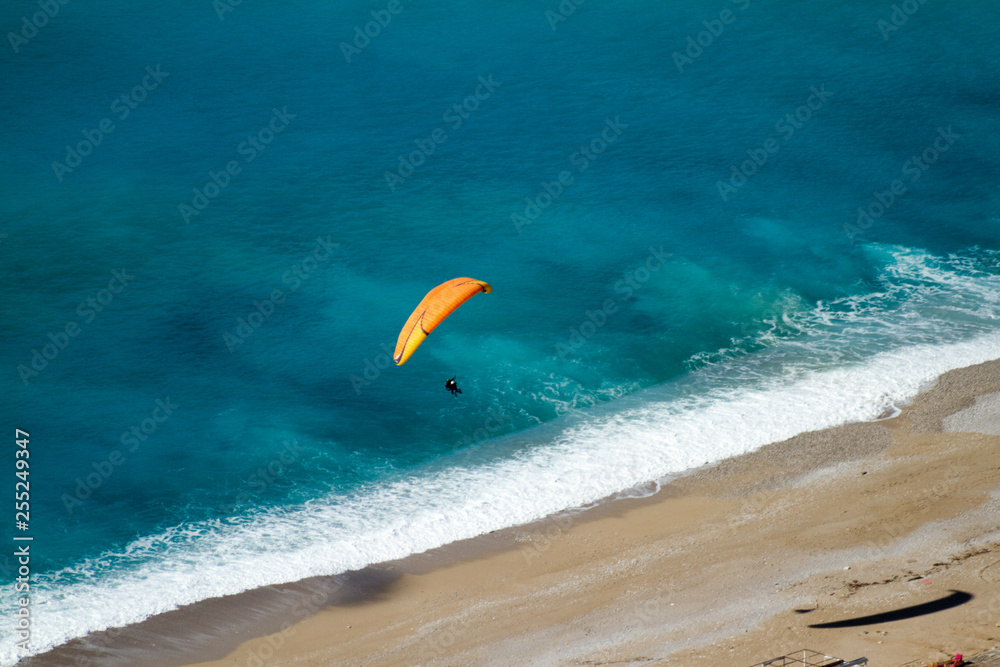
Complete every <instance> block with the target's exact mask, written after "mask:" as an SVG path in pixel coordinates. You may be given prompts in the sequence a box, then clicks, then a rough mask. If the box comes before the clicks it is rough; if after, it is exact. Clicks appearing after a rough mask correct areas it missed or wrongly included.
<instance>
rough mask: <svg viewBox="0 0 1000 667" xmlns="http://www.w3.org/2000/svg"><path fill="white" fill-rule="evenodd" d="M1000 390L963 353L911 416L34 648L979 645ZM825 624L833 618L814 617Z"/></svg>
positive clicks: (989, 619)
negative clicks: (387, 559)
mask: <svg viewBox="0 0 1000 667" xmlns="http://www.w3.org/2000/svg"><path fill="white" fill-rule="evenodd" d="M998 392H1000V361H995V362H990V363H987V364H981V365H979V366H973V367H970V368H966V369H960V370H957V371H953V372H951V373H948V374H946V375H945V376H943V377H942V378H940V379H939V381H938V382H937V383H936V384H935V385H934V387H932V388H930V389H929V390H927V391H925V392H924V393H923V394H921V395H920V396H919V397H918V398H917V399H916V400H915V401H914V402H913V403H912V404H911V405H908V406H904V408H903V411H902V413H901V414H900V415H899V416H897V417H895V418H893V419H888V420H884V421H878V422H870V423H861V424H849V425H846V426H841V427H837V428H833V429H827V430H824V431H817V432H813V433H806V434H802V435H800V436H797V437H795V438H792V439H790V440H787V441H784V442H781V443H775V444H772V445H768V446H767V447H764V448H763V449H761V450H759V451H757V452H754V453H751V454H747V455H744V456H741V457H737V458H734V459H729V460H727V461H724V462H723V463H721V464H719V465H716V466H713V467H709V468H705V469H702V470H698V471H695V472H693V473H692V474H689V475H687V476H685V477H682V478H680V479H676V480H674V481H672V482H670V483H668V484H664V485H663V486H662V488H661V489H660V491H659V492H657V493H656V494H654V495H652V496H650V497H648V498H642V499H622V500H616V501H613V502H607V503H603V504H601V505H599V506H598V507H596V508H593V509H590V510H586V511H581V512H570V513H564V514H562V515H559V516H553V517H550V518H548V519H546V520H544V521H541V522H538V523H535V524H531V525H527V526H521V527H517V528H512V529H508V530H504V531H498V532H497V533H494V534H492V535H488V536H483V537H480V538H476V539H473V540H467V541H464V542H461V543H456V544H453V545H448V546H446V547H443V548H441V549H436V550H434V551H432V552H428V553H426V554H419V555H416V556H411V557H409V558H406V559H403V560H400V561H396V562H392V563H385V564H381V565H378V566H373V567H370V568H366V569H365V570H364V571H361V572H356V573H349V574H346V575H341V576H338V577H322V578H315V579H311V580H307V581H303V582H297V583H294V584H289V585H286V586H272V587H267V588H264V589H260V590H258V591H250V592H247V593H244V594H242V595H238V596H232V597H229V598H221V599H218V600H209V601H205V602H202V603H199V604H195V605H191V606H189V607H185V608H182V609H180V610H177V611H175V612H171V613H170V614H164V615H161V616H159V617H155V618H153V619H149V620H148V621H146V622H145V623H142V624H138V625H136V626H131V627H130V628H125V629H122V630H120V631H117V632H115V633H110V634H109V633H97V634H95V635H92V636H91V637H89V638H87V639H85V640H78V641H75V642H71V643H70V644H68V645H66V646H65V647H61V648H59V649H56V650H55V651H53V652H50V653H49V654H46V655H45V656H40V657H39V658H37V659H35V660H32V661H30V662H28V663H26V664H30V665H62V664H67V665H71V664H78V663H77V662H74V661H75V660H80V659H83V661H84V662H82V663H79V664H91V663H90V661H91V660H93V661H94V662H93V663H92V664H102V665H115V664H144V665H168V664H169V665H184V664H195V663H197V664H199V665H202V666H203V667H205V666H212V667H221V666H227V667H234V666H237V665H239V666H245V665H296V666H304V665H316V666H319V665H323V666H327V665H372V666H380V665H385V666H389V665H393V666H396V665H415V664H427V665H515V664H516V665H580V664H615V665H659V664H683V665H687V666H699V665H703V666H705V667H709V666H712V667H717V666H718V665H734V666H739V665H745V666H747V667H749V666H750V665H752V664H754V663H756V662H761V661H763V660H766V659H768V658H772V657H775V656H778V655H782V654H785V653H788V652H791V651H793V650H796V649H800V648H812V649H815V650H819V651H823V652H826V653H828V654H831V655H836V656H838V657H841V658H845V659H853V658H857V657H861V656H866V657H868V658H869V659H870V660H871V661H872V665H873V666H874V665H878V666H880V667H895V666H897V665H901V664H902V663H904V662H907V661H910V660H915V659H924V660H932V659H942V658H945V657H950V656H951V655H952V654H954V652H956V651H960V652H962V653H965V654H966V655H970V654H973V653H975V652H977V651H980V650H984V649H987V648H990V647H991V646H994V645H996V644H997V643H1000V627H998V624H1000V435H996V434H997V433H1000V393H998ZM977 397H978V400H977ZM994 408H996V409H994ZM795 409H796V408H795V406H794V405H790V406H789V410H790V411H791V410H795ZM525 492H526V493H528V492H530V490H527V489H526V491H525ZM935 601H939V602H940V603H939V604H938V607H948V605H952V606H950V607H948V608H935V607H934V605H933V604H932V603H935ZM918 605H923V606H918ZM913 608H915V610H914V609H913ZM888 612H897V614H896V617H886V616H881V617H876V618H875V619H868V620H866V619H865V618H864V617H866V616H869V615H875V614H886V613H888ZM914 614H919V615H914ZM822 625H828V626H829V625H833V626H837V627H810V626H822ZM199 661H201V662H199Z"/></svg>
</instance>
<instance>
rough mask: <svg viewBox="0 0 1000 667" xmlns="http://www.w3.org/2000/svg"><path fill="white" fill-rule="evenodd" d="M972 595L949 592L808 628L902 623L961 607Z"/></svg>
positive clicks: (961, 592) (962, 592)
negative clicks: (907, 605)
mask: <svg viewBox="0 0 1000 667" xmlns="http://www.w3.org/2000/svg"><path fill="white" fill-rule="evenodd" d="M972 597H973V595H972V594H971V593H966V592H964V591H954V590H953V591H951V595H946V596H945V597H943V598H939V599H937V600H931V601H930V602H924V603H923V604H917V605H913V606H912V607H903V608H902V609H896V610H894V611H887V612H883V613H881V614H872V615H871V616H861V617H860V618H849V619H845V620H843V621H833V622H830V623H817V624H816V625H810V626H809V627H810V628H854V627H857V626H859V625H874V624H875V623H888V622H890V621H902V620H904V619H907V618H915V617H917V616H923V615H925V614H933V613H935V612H938V611H944V610H945V609H951V608H952V607H957V606H959V605H963V604H965V603H966V602H968V601H969V600H971V599H972Z"/></svg>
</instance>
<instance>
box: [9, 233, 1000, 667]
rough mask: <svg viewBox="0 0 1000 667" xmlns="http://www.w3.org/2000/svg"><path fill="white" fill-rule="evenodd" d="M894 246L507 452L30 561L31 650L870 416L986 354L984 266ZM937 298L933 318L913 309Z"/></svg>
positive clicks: (989, 333)
mask: <svg viewBox="0 0 1000 667" xmlns="http://www.w3.org/2000/svg"><path fill="white" fill-rule="evenodd" d="M894 253H895V256H896V260H897V261H896V262H895V263H894V264H893V266H892V270H891V271H890V274H889V275H888V276H887V278H886V289H885V290H883V291H881V292H876V293H873V294H871V295H868V296H866V297H859V298H856V299H854V300H853V301H852V300H844V301H843V302H840V303H835V304H820V305H819V306H818V307H817V308H815V309H813V310H811V311H809V312H806V313H799V314H797V315H795V316H790V317H792V319H791V321H792V322H794V323H795V324H796V326H795V329H796V331H797V332H798V333H796V334H795V335H788V334H782V335H779V336H775V337H773V339H771V340H769V341H768V342H767V344H766V345H764V346H763V347H762V348H761V349H759V351H758V353H755V354H751V355H747V356H743V357H739V358H734V357H733V355H730V354H722V355H720V356H719V360H718V361H715V362H713V363H709V364H707V365H706V364H705V362H704V360H703V361H701V362H700V363H699V368H697V369H696V370H694V371H693V372H692V373H691V374H690V376H689V377H688V378H686V379H685V381H684V382H680V383H673V384H671V385H664V386H660V387H654V388H651V389H648V390H646V391H643V392H639V393H638V394H635V395H632V396H630V397H628V398H626V399H623V400H621V401H616V402H613V403H611V404H610V405H607V406H605V407H604V409H602V410H599V411H591V412H588V413H583V414H580V413H577V414H574V415H573V417H574V418H572V419H566V420H563V421H561V422H557V423H550V424H545V425H542V426H541V427H539V428H537V429H532V430H529V431H528V432H526V433H522V434H519V435H515V436H508V437H507V438H504V439H501V440H500V441H495V442H491V443H490V445H489V446H490V448H493V449H499V450H502V451H508V452H509V453H510V454H509V456H506V457H502V458H496V457H493V458H487V457H483V459H482V460H480V461H479V462H476V461H475V460H474V459H473V458H471V457H465V458H462V459H456V460H455V461H453V462H452V463H453V464H452V465H448V462H447V461H444V462H441V461H438V462H436V464H435V465H434V466H433V467H431V468H427V469H425V470H423V471H421V472H419V473H413V474H411V475H410V476H406V477H399V478H396V479H393V480H390V481H384V482H381V483H377V484H371V485H369V486H368V487H366V488H364V489H363V490H361V491H359V492H357V493H355V494H353V495H351V496H350V497H334V496H330V497H326V498H319V499H316V500H313V501H311V502H309V503H306V504H304V505H302V506H298V507H293V508H284V509H274V510H268V511H264V512H260V513H257V514H255V515H252V516H246V517H242V518H240V519H234V520H230V521H216V522H209V523H202V524H197V525H183V526H178V527H175V528H173V529H170V530H168V531H165V532H163V533H161V534H158V535H152V536H148V537H145V538H142V539H140V540H136V541H134V542H133V543H131V544H130V545H129V547H128V548H127V549H126V550H125V552H124V553H108V554H105V555H104V556H102V557H100V558H96V559H91V560H88V561H86V562H84V563H81V564H79V565H76V566H74V567H71V568H68V569H66V570H63V571H60V572H56V573H52V574H41V575H39V576H38V578H37V583H36V587H35V589H34V591H33V598H32V603H33V606H32V612H33V624H32V627H33V633H32V647H33V648H34V649H35V650H36V651H40V650H43V649H46V648H48V647H51V646H54V645H57V644H60V643H62V642H65V641H67V640H69V639H71V638H73V637H78V636H81V635H84V634H86V633H88V632H91V631H94V630H100V629H104V628H107V627H113V626H120V625H125V624H127V623H130V622H135V621H138V620H141V619H143V618H146V617H148V616H150V615H153V614H156V613H159V612H163V611H167V610H170V609H173V608H176V607H177V606H178V605H183V604H188V603H192V602H196V601H198V600H202V599H205V598H209V597H217V596H221V595H226V594H233V593H237V592H240V591H243V590H247V589H250V588H254V587H258V586H264V585H268V584H276V583H280V582H288V581H294V580H298V579H302V578H305V577H309V576H314V575H329V574H335V573H339V572H344V571H347V570H353V569H358V568H361V567H364V566H365V565H368V564H371V563H376V562H381V561H385V560H390V559H395V558H400V557H403V556H406V555H409V554H412V553H418V552H421V551H424V550H427V549H430V548H433V547H436V546H440V545H442V544H446V543H449V542H452V541H455V540H459V539H463V538H468V537H472V536H475V535H479V534H483V533H487V532H489V531H492V530H496V529H499V528H503V527H507V526H511V525H516V524H520V523H525V522H528V521H532V520H535V519H539V518H542V517H544V516H546V515H549V514H552V513H555V512H558V511H560V510H564V509H567V508H572V507H579V506H582V505H586V504H588V503H592V502H594V501H596V500H599V499H601V498H605V497H608V496H611V495H614V494H616V493H619V492H622V491H623V490H626V489H631V488H634V487H636V486H638V485H641V484H644V483H648V482H649V481H650V480H656V479H660V478H663V477H664V476H666V475H669V474H670V473H676V472H680V471H684V470H687V469H690V468H693V467H697V466H701V465H704V464H705V463H706V462H713V461H718V460H720V459H723V458H727V457H731V456H735V455H738V454H742V453H745V452H748V451H752V450H754V449H757V448H759V447H761V446H762V445H764V444H767V443H769V442H775V441H779V440H783V439H786V438H789V437H791V436H793V435H796V434H798V433H801V432H804V431H808V430H814V429H820V428H825V427H829V426H834V425H838V424H843V423H848V422H853V421H861V420H872V419H876V418H879V417H880V416H883V415H884V414H886V413H887V411H888V410H891V409H892V407H893V406H895V405H897V404H901V403H905V401H907V400H908V399H910V398H912V397H913V396H914V395H916V394H917V393H918V391H919V390H920V389H921V388H922V387H924V386H926V385H927V384H928V383H929V382H932V381H933V380H934V379H935V378H936V377H938V376H939V375H940V374H942V373H944V372H946V371H948V370H951V369H954V368H958V367H962V366H968V365H971V364H975V363H980V362H983V361H987V360H991V359H996V358H1000V334H998V333H997V331H996V327H995V324H996V323H995V322H994V321H993V320H994V318H995V312H994V308H996V306H997V298H996V291H993V290H995V289H996V288H997V287H998V286H1000V285H998V284H997V283H998V277H997V276H996V275H993V274H983V273H980V272H978V271H976V270H974V267H973V268H970V269H967V268H964V267H963V268H961V269H956V266H958V265H960V264H961V262H958V261H957V260H956V261H955V262H952V263H951V264H948V263H947V262H941V261H939V260H936V259H934V258H929V257H927V256H926V255H920V254H918V253H912V252H909V251H902V250H896V251H894ZM893 272H895V275H893ZM991 288H992V290H991ZM944 305H947V306H948V307H950V308H952V309H953V310H951V311H947V312H949V313H951V315H952V317H951V319H947V318H943V317H942V318H941V319H938V320H936V321H935V320H932V319H930V317H929V315H928V314H927V313H931V312H946V311H943V310H941V308H942V307H943V306H944ZM922 312H923V316H920V315H921V313H922ZM956 314H957V317H954V316H955V315H956ZM956 331H958V332H959V333H958V334H956V333H955V332H956ZM935 332H936V333H935ZM956 338H957V340H956ZM935 339H936V340H935ZM942 340H944V341H950V342H941V341H942ZM852 344H854V347H850V349H847V350H844V349H839V350H838V349H837V346H838V345H841V346H850V345H852ZM879 347H881V348H882V349H881V351H877V352H873V351H872V350H875V349H878V348H879ZM528 445H530V446H528ZM4 595H9V594H8V593H7V592H6V591H5V592H4ZM5 601H6V600H5ZM7 632H9V630H8V631H7ZM5 634H6V633H5ZM8 637H9V635H8ZM12 646H13V642H12V641H9V640H5V641H4V642H3V649H2V650H3V651H4V653H2V654H0V660H2V661H3V663H4V664H11V663H13V662H14V661H15V660H16V656H15V654H14V652H13V648H12Z"/></svg>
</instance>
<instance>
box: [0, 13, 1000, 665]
mask: <svg viewBox="0 0 1000 667" xmlns="http://www.w3.org/2000/svg"><path fill="white" fill-rule="evenodd" d="M45 7H48V6H47V5H44V3H43V4H42V5H40V4H38V3H31V2H22V3H14V4H8V5H5V6H4V8H3V9H0V26H2V27H3V31H4V33H5V34H6V35H7V37H6V39H5V44H4V48H5V49H6V51H5V52H4V54H3V56H2V59H0V92H2V95H0V108H2V110H3V117H4V120H5V123H4V129H3V131H2V137H3V147H4V156H5V158H6V159H5V161H4V163H3V167H2V169H3V179H2V186H0V187H2V191H3V197H2V199H0V272H2V281H0V289H2V290H3V293H2V303H3V318H2V326H3V341H4V343H3V346H2V347H0V360H2V368H3V369H4V373H2V374H0V383H2V395H3V402H2V404H0V422H2V424H3V425H4V427H5V428H6V429H7V431H8V435H9V440H8V442H7V444H6V445H5V449H6V451H7V452H8V455H7V457H6V460H7V461H8V463H7V465H8V471H9V472H8V473H5V476H6V479H7V482H5V484H7V485H8V487H9V489H10V490H13V487H14V485H15V483H16V482H17V481H19V480H18V479H17V478H16V477H15V472H16V468H15V465H16V463H15V450H16V449H17V445H16V444H15V438H14V433H15V429H22V430H24V431H27V432H28V433H29V434H30V438H29V440H30V445H29V451H30V459H29V462H30V468H29V469H28V470H29V472H30V522H29V527H28V528H27V529H26V530H18V528H17V526H16V523H15V508H14V507H11V506H8V510H7V511H8V515H7V516H6V517H5V518H4V520H3V521H2V522H0V524H2V525H3V529H2V531H0V539H3V540H4V541H5V542H6V543H7V544H8V545H19V544H21V542H14V541H13V539H12V538H13V537H14V536H15V535H17V536H22V537H23V536H31V537H32V538H33V540H32V541H31V543H30V552H31V560H30V583H31V589H30V610H31V614H32V616H31V618H32V625H31V640H30V644H29V646H28V650H27V651H25V650H23V647H22V648H18V646H17V642H18V641H19V640H20V638H19V636H18V635H17V633H16V630H17V628H16V624H15V623H16V622H15V621H14V620H8V621H6V622H5V625H4V626H3V627H2V628H0V637H2V646H0V658H2V661H3V662H4V664H9V663H12V662H14V661H16V659H17V658H18V657H19V656H21V655H25V654H26V653H34V652H38V651H41V650H44V649H45V648H47V647H50V646H53V645H55V644H58V643H61V642H63V641H66V640H67V639H70V638H72V637H76V636H81V635H83V634H86V633H87V632H90V631H93V630H97V629H102V628H106V627H110V626H117V625H122V624H125V623H128V622H132V621H136V620H139V619H141V618H144V617H147V616H149V615H151V614H154V613H157V612H160V611H164V610H167V609H171V608H173V607H175V606H177V605H179V604H184V603H188V602H193V601H196V600H199V599H204V598H207V597H212V596H218V595H223V594H228V593H234V592H238V591H240V590H245V589H247V588H251V587H254V586H259V585H265V584H269V583H276V582H280V581H290V580H295V579H300V578H303V577H306V576H310V575H314V574H334V573H337V572H342V571H345V570H348V569H354V568H358V567H362V566H364V565H365V564H368V563H372V562H378V561H382V560H386V559H388V558H395V557H399V556H403V555H406V554H408V553H413V552H418V551H422V550H424V549H427V548H430V547H434V546H437V545H440V544H442V543H446V542H449V541H452V540H455V539H459V538H463V537H468V536H472V535H475V534H478V533H482V532H487V531H489V530H493V529H495V528H498V527H502V526H506V525H511V524H514V523H519V522H523V521H528V520H531V519H534V518H538V517H540V516H543V515H545V514H547V513H550V512H553V511H557V510H559V509H563V508H566V507H573V506H579V505H583V504H586V503H589V502H593V501H595V500H597V499H599V498H602V497H605V496H607V495H609V494H614V493H616V492H622V491H626V490H627V489H629V488H631V487H634V486H636V485H641V484H643V483H645V482H648V481H650V480H656V479H660V478H662V477H664V476H665V475H668V474H671V473H676V472H680V471H682V470H685V469H688V468H690V467H692V466H697V465H702V464H704V463H705V462H706V461H715V460H719V459H720V458H725V457H727V456H732V455H734V454H738V453H741V452H744V451H747V450H750V449H753V448H756V447H759V446H761V445H763V444H765V443H767V442H771V441H774V440H777V439H781V438H785V437H788V436H790V435H793V434H794V433H797V432H800V431H802V430H806V429H811V428H818V427H822V426H828V425H833V424H837V423H843V422H846V421H856V420H859V419H872V418H877V417H879V416H881V415H883V414H886V413H887V412H890V411H891V410H892V408H893V406H894V405H897V404H898V403H900V402H901V401H904V400H905V399H906V398H908V397H910V396H912V395H913V394H914V393H915V392H916V391H917V390H918V389H919V387H921V386H922V385H923V384H925V383H927V382H928V381H931V380H933V378H935V377H936V376H937V375H939V374H940V373H942V372H944V371H946V370H949V369H951V368H955V367H959V366H963V365H968V364H971V363H975V362H978V361H982V360H986V359H992V358H996V357H1000V320H998V313H1000V310H998V308H1000V300H998V296H997V295H998V288H1000V254H998V251H997V248H998V232H1000V227H998V211H1000V189H998V186H997V183H998V182H1000V138H998V137H1000V116H998V114H997V109H998V105H1000V74H998V70H997V64H998V63H1000V44H998V43H997V40H996V36H995V29H994V28H995V26H996V25H998V22H1000V6H998V5H996V4H995V3H988V2H974V1H972V0H966V1H962V2H950V3H944V2H940V1H939V0H927V1H926V2H924V3H923V4H920V3H918V2H916V1H915V0H914V1H912V2H910V3H897V4H891V3H890V4H884V5H883V4H879V3H875V4H872V3H867V2H848V3H843V2H828V1H819V2H812V3H807V4H803V3H790V2H769V3H766V2H760V1H757V0H740V1H739V2H721V1H720V2H717V3H715V4H705V3H694V2H679V1H675V2H670V3H666V4H664V3H649V2H629V3H624V4H618V5H616V6H614V7H608V6H604V5H601V4H592V3H584V4H581V5H579V6H577V5H575V4H572V3H570V2H564V3H562V4H561V5H560V4H558V3H556V2H551V3H528V2H514V3H506V4H503V5H490V4H486V3H457V2H448V3H438V4H436V5H434V4H431V5H428V4H427V3H416V2H415V3H413V4H412V5H411V4H410V3H409V2H406V1H405V0H399V1H398V2H393V3H382V4H380V3H374V4H364V3H360V2H342V3H336V4H334V3H321V2H314V1H309V0H301V1H299V2H291V3H281V4H275V3H269V4H265V3H252V2H242V3H240V4H238V5H232V4H228V3H227V4H223V3H222V2H216V3H215V4H213V3H212V2H209V1H208V0H202V1H199V2H191V1H188V2H176V3H169V5H161V4H159V3H147V2H135V1H133V2H128V3H125V2H105V3H101V6H100V8H92V7H90V6H88V5H86V4H78V3H75V2H71V3H67V4H65V5H58V3H55V2H53V3H52V6H51V7H48V11H49V14H53V15H49V14H46V9H45ZM54 7H58V11H57V12H56V11H55V10H54V9H53V8H54ZM560 7H561V8H562V11H563V14H560V13H559V12H560ZM570 8H575V9H574V10H573V11H572V13H570V11H569V10H570ZM564 14H565V15H564ZM39 25H40V26H41V27H38V26H39ZM32 27H34V30H32V29H31V28H32ZM366 30H367V31H368V35H365V31H366ZM12 35H13V36H12ZM0 50H2V49H0ZM458 276H471V277H474V278H477V279H481V280H486V281H488V282H490V283H491V284H492V286H493V291H492V293H490V294H487V295H480V296H477V297H475V298H474V299H472V300H471V301H470V302H468V303H467V304H466V305H465V306H464V307H463V308H461V309H460V310H459V311H458V312H456V313H455V314H454V315H453V316H452V317H451V318H450V319H449V320H447V321H446V322H445V323H444V324H443V325H441V327H440V328H439V329H438V330H436V331H435V332H434V333H433V334H432V336H431V337H430V338H429V339H428V341H427V342H426V343H425V344H424V346H423V347H421V348H420V349H419V350H418V351H417V353H416V354H415V355H414V357H413V358H412V359H411V360H410V361H409V362H408V363H407V364H406V365H405V366H402V367H395V366H394V365H392V364H391V362H390V360H389V357H390V356H391V350H392V348H393V347H394V346H395V340H396V336H397V334H398V332H399V329H400V328H401V326H402V324H403V322H404V321H405V320H406V317H407V316H408V315H409V313H410V310H412V308H413V307H414V306H415V305H416V303H417V302H418V301H419V300H420V298H421V297H422V296H423V295H424V294H425V293H426V292H427V291H428V290H429V289H430V288H431V287H433V286H435V285H437V284H438V283H440V282H443V281H445V280H447V279H449V278H453V277H458ZM387 351H388V352H387ZM452 375H457V376H458V381H459V384H460V386H461V387H462V390H463V394H462V395H461V396H460V397H458V398H454V397H452V396H451V395H449V394H448V393H447V392H446V391H445V390H444V388H443V383H444V380H445V379H446V378H448V377H451V376H452ZM13 551H14V547H10V548H7V547H5V548H4V553H8V552H9V553H13ZM15 561H16V559H15V558H14V557H12V556H7V557H6V559H5V560H4V561H3V563H2V569H4V571H5V575H6V577H7V580H8V581H10V582H12V583H11V584H10V585H6V584H5V585H4V588H3V590H2V593H0V599H2V602H3V605H4V609H5V614H4V615H5V618H7V619H13V618H14V617H13V615H12V614H13V612H14V611H15V610H16V609H17V608H18V606H19V605H18V603H17V599H18V598H19V597H20V596H21V594H20V593H17V592H15V588H14V585H13V582H14V580H15V579H14V578H15V577H16V576H17V563H16V562H15ZM7 610H10V611H11V612H12V613H11V614H8V613H7Z"/></svg>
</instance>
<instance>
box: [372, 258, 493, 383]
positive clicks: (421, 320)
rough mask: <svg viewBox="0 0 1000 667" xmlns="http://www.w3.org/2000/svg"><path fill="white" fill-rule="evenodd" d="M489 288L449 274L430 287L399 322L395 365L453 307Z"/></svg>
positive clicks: (451, 311)
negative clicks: (404, 320) (404, 319)
mask: <svg viewBox="0 0 1000 667" xmlns="http://www.w3.org/2000/svg"><path fill="white" fill-rule="evenodd" d="M492 290H493V288H492V287H490V284H489V283H487V282H483V281H482V280H475V279H473V278H453V279H451V280H449V281H448V282H445V283H441V284H440V285H438V286H437V287H435V288H434V289H432V290H431V291H430V292H428V293H427V296H425V297H424V298H423V299H422V300H421V301H420V303H419V304H417V307H416V309H415V310H414V311H413V312H412V313H411V314H410V317H409V319H407V320H406V324H405V325H403V330H402V331H400V332H399V340H397V341H396V351H395V354H394V355H393V358H392V360H393V361H395V362H396V365H397V366H402V365H403V364H405V363H406V360H407V359H409V358H410V355H412V354H413V352H414V351H415V350H416V349H417V348H418V347H420V344H421V343H423V342H424V339H425V338H427V334H429V333H430V332H432V331H434V327H436V326H437V325H439V324H441V322H443V321H444V319H445V318H446V317H448V316H449V315H451V314H452V313H453V312H455V309H456V308H458V307H459V306H461V305H462V304H463V303H465V302H466V301H468V300H469V299H471V298H472V297H474V296H475V295H477V294H479V293H480V292H482V293H484V294H488V293H489V292H491V291H492ZM452 380H454V378H452ZM456 388H457V385H456ZM449 390H450V387H449Z"/></svg>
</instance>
